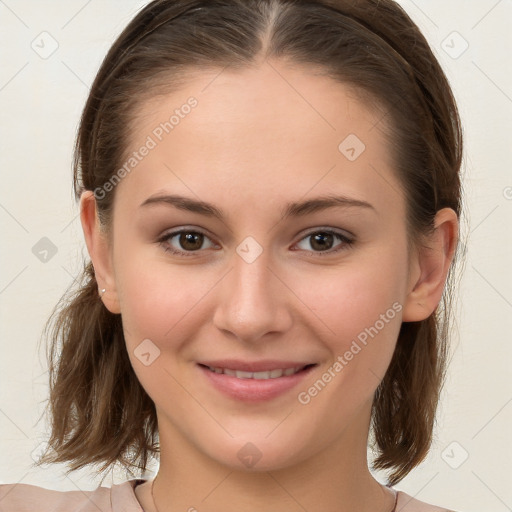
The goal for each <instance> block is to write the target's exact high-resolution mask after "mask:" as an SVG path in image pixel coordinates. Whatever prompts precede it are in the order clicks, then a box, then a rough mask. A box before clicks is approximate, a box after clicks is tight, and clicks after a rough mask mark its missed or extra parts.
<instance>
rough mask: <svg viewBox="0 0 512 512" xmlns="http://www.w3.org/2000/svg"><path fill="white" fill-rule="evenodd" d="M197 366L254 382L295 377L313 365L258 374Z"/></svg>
mask: <svg viewBox="0 0 512 512" xmlns="http://www.w3.org/2000/svg"><path fill="white" fill-rule="evenodd" d="M199 366H203V367H204V368H207V369H208V370H209V371H211V372H213V373H220V374H224V375H230V376H231V377H236V378H237V379H256V380H269V379H279V378H280V377H289V376H291V375H295V374H296V373H299V372H301V371H303V370H305V369H307V368H310V367H312V366H315V364H306V365H299V366H292V367H288V368H276V369H273V370H266V371H258V372H248V371H244V370H236V369H232V368H222V367H218V366H208V365H204V364H199Z"/></svg>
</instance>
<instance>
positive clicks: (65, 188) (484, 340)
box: [0, 0, 512, 512]
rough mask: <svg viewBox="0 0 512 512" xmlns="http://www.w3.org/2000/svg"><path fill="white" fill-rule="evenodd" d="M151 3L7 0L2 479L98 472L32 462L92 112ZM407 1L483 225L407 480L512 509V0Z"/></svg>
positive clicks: (454, 498) (473, 507)
mask: <svg viewBox="0 0 512 512" xmlns="http://www.w3.org/2000/svg"><path fill="white" fill-rule="evenodd" d="M145 3H146V2H145V1H140V0H138V1H136V0H123V1H121V0H107V1H100V0H89V1H87V0H71V1H62V0H60V1H58V0H50V1H45V2H37V1H35V0H31V1H30V0H1V1H0V45H1V48H2V50H1V56H2V58H1V66H0V112H1V113H2V122H1V126H0V130H1V131H0V143H1V151H0V172H1V186H0V229H1V232H0V233H1V240H2V244H1V249H0V307H1V309H0V315H1V317H0V320H1V321H0V335H1V347H2V352H1V357H0V378H1V387H0V481H2V482H19V481H21V482H24V483H33V484H37V485H42V486H46V487H50V488H54V489H60V490H73V489H76V488H79V489H92V488H94V487H96V486H97V485H98V481H97V480H94V479H91V478H89V476H88V473H87V472H86V471H82V472H79V473H76V474H71V475H70V476H69V477H66V476H65V475H64V468H63V467H62V466H54V467H49V468H47V469H34V468H32V467H31V464H32V462H33V461H32V454H33V453H37V451H38V445H39V444H40V443H41V442H42V441H43V440H44V438H45V436H46V433H45V424H44V421H40V422H39V423H38V419H39V417H40V415H41V413H42V411H43V406H44V400H45V399H46V393H47V373H46V371H45V357H44V350H42V349H41V350H40V351H38V342H39V339H40V334H41V329H42V326H43V324H44V322H45V320H46V318H47V317H48V315H49V314H50V312H51V309H52V307H53V306H54V304H56V302H57V301H58V299H59V297H60V296H61V294H62V293H63V292H64V290H65V289H66V288H67V287H68V285H69V284H70V283H71V282H72V281H73V279H74V277H75V276H76V275H77V273H78V272H79V270H80V265H81V259H82V257H84V256H86V249H85V245H84V242H83V236H82V231H81V226H80V223H79V219H78V209H77V205H76V204H75V203H74V201H73V199H72V195H71V175H72V174H71V157H72V148H73V142H74V136H75V131H76V127H77V123H78V120H79V115H80V113H81V109H82V107H83V105H84V102H85V99H86V96H87V93H88V89H89V86H90V84H91V83H92V80H93V78H94V76H95V73H96V71H97V69H98V67H99V65H100V63H101V60H102V58H103V57H104V55H105V53H106V51H107V50H108V48H109V46H110V45H111V44H112V42H113V41H114V39H115V37H116V36H117V35H118V34H119V33H120V31H121V30H122V29H123V28H124V27H125V25H126V24H127V23H128V22H129V20H130V19H131V18H132V17H133V15H134V14H135V13H136V12H137V10H138V9H139V8H140V7H142V6H143V5H145ZM400 4H401V5H403V7H404V8H405V9H406V11H407V12H408V13H409V14H410V15H411V17H412V18H413V19H414V20H415V21H416V22H417V23H418V24H419V26H420V28H422V30H423V31H424V33H425V35H426V36H427V38H428V40H429V42H430V43H431V46H432V47H433V49H434V51H435V53H436V55H437V56H438V58H439V59H440V61H441V64H442V65H443V67H444V69H445V71H446V73H447V75H448V77H449V79H450V81H451V83H452V85H453V88H454V91H455V95H456V98H457V100H458V102H459V106H460V111H461V115H462V119H463V123H464V126H465V138H466V155H465V169H464V186H465V192H466V204H467V207H466V210H467V213H468V216H467V217H466V219H465V221H464V225H463V233H465V234H466V235H468V236H469V238H468V243H467V260H466V268H465V274H464V277H463V280H462V282H461V288H460V301H459V306H458V311H457V326H456V330H455V332H454V337H453V344H452V348H453V361H452V364H451V366H450V369H449V374H448V380H447V384H446V386H445V389H444V392H443V397H442V403H441V407H440V410H439V415H438V426H437V429H436V432H435V441H434V444H433V446H432V450H431V452H430V454H429V457H428V459H427V460H426V461H425V462H424V463H423V464H422V465H421V466H420V467H419V468H417V469H416V470H415V471H413V472H412V473H411V474H410V475H409V476H408V477H407V478H406V479H404V480H403V481H402V482H401V483H400V484H399V485H398V486H397V487H398V488H399V489H402V490H404V491H406V492H408V493H409V494H411V495H413V496H415V497H417V498H418V499H420V500H423V501H427V502H431V503H437V504H442V505H443V506H447V507H450V508H453V509H454V510H457V511H459V512H482V511H484V510H485V511H496V512H501V511H503V512H504V511H508V510H511V509H512V486H511V485H510V484H511V479H510V476H511V470H510V461H511V460H512V443H511V441H510V433H511V430H512V429H511V425H512V422H511V420H512V384H511V371H510V365H511V362H512V357H511V356H512V348H511V347H512V339H511V335H510V333H511V331H512V321H511V318H512V286H511V284H512V271H511V262H512V243H511V228H510V225H511V221H512V172H511V163H512V152H511V146H512V144H511V136H510V134H511V128H512V126H511V125H512V123H511V118H512V73H511V67H510V54H511V51H512V47H511V46H512V44H511V41H512V36H511V29H510V26H511V21H512V3H511V2H510V0H501V1H498V0H478V1H476V0H472V1H467V0H466V1H463V0H429V1H427V0H415V1H412V0H401V1H400ZM42 32H46V33H47V34H41V33H42ZM454 32H457V34H454ZM41 41H43V42H41ZM57 45H58V47H57ZM466 45H468V47H467V49H465V48H466ZM52 50H55V51H53V53H52V54H51V55H48V54H47V53H50V52H51V51H52ZM464 50H465V51H464ZM45 52H46V53H45ZM43 237H47V238H48V239H49V240H50V241H51V243H52V244H53V245H54V246H55V250H56V253H55V254H54V255H52V253H51V252H50V253H48V256H47V261H46V262H43V261H41V260H40V257H42V255H41V254H39V257H37V254H34V252H33V248H34V246H35V247H36V249H34V251H35V252H36V253H37V252H38V251H37V248H38V247H39V246H38V245H36V244H38V243H39V244H44V243H48V242H40V240H41V239H42V238H43ZM466 457H467V459H465V458H466ZM464 459H465V460H464ZM123 478H125V475H123V474H116V475H113V476H112V478H111V479H109V480H107V481H106V483H110V482H111V481H115V482H116V481H120V480H122V479H123ZM379 478H380V476H379ZM381 480H382V479H381Z"/></svg>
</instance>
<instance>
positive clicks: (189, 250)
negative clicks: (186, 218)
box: [158, 229, 215, 256]
mask: <svg viewBox="0 0 512 512" xmlns="http://www.w3.org/2000/svg"><path fill="white" fill-rule="evenodd" d="M174 238H176V240H175V242H174V244H175V245H172V240H173V239H174ZM205 240H209V238H208V237H207V236H206V235H205V234H204V233H201V232H200V231H194V230H191V229H180V230H178V231H173V232H172V233H167V234H165V235H164V236H163V237H162V238H160V239H159V240H158V242H160V244H161V245H162V247H163V248H164V250H165V251H166V252H171V253H173V254H177V255H180V256H193V255H194V254H193V253H194V252H198V251H200V250H201V249H203V248H204V247H203V243H204V242H205ZM214 245H215V244H213V243H212V244H211V246H210V247H213V246H214ZM176 246H178V248H177V247H176ZM180 247H181V249H180ZM182 249H183V250H182Z"/></svg>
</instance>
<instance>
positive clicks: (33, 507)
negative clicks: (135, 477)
mask: <svg viewBox="0 0 512 512" xmlns="http://www.w3.org/2000/svg"><path fill="white" fill-rule="evenodd" d="M133 487H134V481H132V480H129V481H126V482H123V483H122V484H117V485H113V486H112V487H98V488H96V489H94V490H92V491H80V490H76V491H55V490H51V489H45V488H44V487H38V486H37V485H30V484H21V483H19V484H2V485H0V512H118V511H119V512H121V511H125V512H141V510H142V509H141V508H140V506H139V504H138V502H137V499H136V497H135V493H134V491H133Z"/></svg>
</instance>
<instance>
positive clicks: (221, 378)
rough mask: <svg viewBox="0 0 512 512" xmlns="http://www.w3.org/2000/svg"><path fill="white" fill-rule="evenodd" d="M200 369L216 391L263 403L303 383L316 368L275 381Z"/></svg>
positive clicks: (236, 397)
mask: <svg viewBox="0 0 512 512" xmlns="http://www.w3.org/2000/svg"><path fill="white" fill-rule="evenodd" d="M198 367H199V369H200V370H201V371H202V372H203V374H204V375H205V376H206V378H207V379H209V382H210V383H211V384H212V385H213V386H214V387H215V388H216V389H218V390H219V391H221V392H222V393H224V394H226V395H228V396H230V397H232V398H235V399H237V400H241V401H245V402H263V401H265V400H271V399H272V398H275V397H277V396H279V395H282V394H283V393H285V392H286V391H289V390H290V389H292V388H293V387H295V386H296V385H297V384H299V383H300V382H302V381H303V380H304V379H305V378H306V376H307V375H309V374H310V373H311V371H312V370H313V368H314V366H310V367H308V368H306V369H305V370H302V371H300V372H298V373H294V374H293V375H285V376H283V377H277V378H275V379H239V378H238V377H234V376H233V375H226V374H224V373H215V372H212V371H210V370H209V369H208V368H206V367H205V366H201V365H198Z"/></svg>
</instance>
